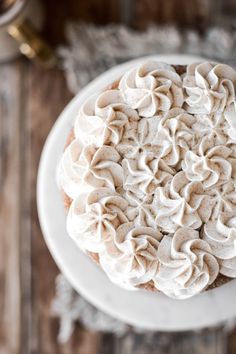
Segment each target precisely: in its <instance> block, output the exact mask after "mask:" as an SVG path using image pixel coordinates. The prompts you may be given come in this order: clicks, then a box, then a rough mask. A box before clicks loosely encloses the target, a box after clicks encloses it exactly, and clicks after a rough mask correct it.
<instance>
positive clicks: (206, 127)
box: [192, 112, 229, 145]
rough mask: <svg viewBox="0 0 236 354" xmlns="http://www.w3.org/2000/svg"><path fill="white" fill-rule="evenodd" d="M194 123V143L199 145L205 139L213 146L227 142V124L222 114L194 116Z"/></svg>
mask: <svg viewBox="0 0 236 354" xmlns="http://www.w3.org/2000/svg"><path fill="white" fill-rule="evenodd" d="M195 119H196V121H195V123H194V124H193V126H192V129H193V131H194V134H195V139H196V143H198V144H199V143H200V142H201V140H202V139H204V138H205V137H207V138H208V140H209V141H212V143H213V144H214V145H223V144H226V143H227V141H228V131H227V130H228V129H229V124H228V123H227V120H226V118H225V114H224V113H222V112H215V113H209V114H195Z"/></svg>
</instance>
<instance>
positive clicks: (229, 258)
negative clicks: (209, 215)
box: [202, 213, 236, 277]
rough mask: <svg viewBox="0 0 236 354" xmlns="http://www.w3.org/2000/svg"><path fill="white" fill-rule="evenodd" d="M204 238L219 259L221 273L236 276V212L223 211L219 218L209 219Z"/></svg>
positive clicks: (204, 230)
mask: <svg viewBox="0 0 236 354" xmlns="http://www.w3.org/2000/svg"><path fill="white" fill-rule="evenodd" d="M202 238H203V239H204V240H205V241H207V243H208V244H209V245H210V246H211V249H212V253H213V254H214V256H215V257H217V258H218V259H219V263H220V273H221V274H223V275H226V276H229V277H236V262H235V259H236V214H235V213H222V214H221V215H220V216H219V218H218V219H217V220H214V221H208V222H207V223H206V224H205V225H204V228H203V232H202ZM225 261H226V262H225ZM230 264H231V267H229V265H230ZM233 265H235V267H233ZM227 269H228V270H227Z"/></svg>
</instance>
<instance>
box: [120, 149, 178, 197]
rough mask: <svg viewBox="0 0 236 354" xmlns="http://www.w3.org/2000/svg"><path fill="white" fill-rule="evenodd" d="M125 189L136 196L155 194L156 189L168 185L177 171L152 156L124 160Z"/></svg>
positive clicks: (143, 155)
mask: <svg viewBox="0 0 236 354" xmlns="http://www.w3.org/2000/svg"><path fill="white" fill-rule="evenodd" d="M122 166H123V171H124V189H125V190H130V191H132V192H134V193H136V194H138V193H140V191H141V192H142V193H144V194H151V193H153V192H154V191H155V190H156V188H157V187H158V186H160V185H162V184H166V183H167V181H168V180H170V179H171V178H172V176H173V175H174V173H175V171H174V170H173V169H172V168H170V167H169V166H168V165H167V164H166V162H165V161H164V160H162V159H157V158H152V156H150V155H146V154H141V155H140V157H139V159H138V160H134V159H124V160H123V162H122Z"/></svg>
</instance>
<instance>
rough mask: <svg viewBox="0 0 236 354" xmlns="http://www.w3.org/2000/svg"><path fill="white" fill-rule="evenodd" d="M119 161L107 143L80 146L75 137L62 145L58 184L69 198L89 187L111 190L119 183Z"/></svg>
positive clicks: (121, 171) (120, 180) (121, 173)
mask: <svg viewBox="0 0 236 354" xmlns="http://www.w3.org/2000/svg"><path fill="white" fill-rule="evenodd" d="M119 160H120V155H119V153H118V152H117V151H116V150H115V149H114V148H113V147H111V146H105V145H104V146H101V147H100V148H96V147H95V145H88V146H86V147H83V146H82V144H81V142H80V140H79V139H75V140H73V141H72V143H71V144H70V145H69V146H68V147H67V148H66V150H65V152H64V154H63V156H62V159H61V161H60V167H59V170H60V172H59V183H60V185H61V186H62V188H63V190H64V191H65V192H66V194H67V195H68V196H69V197H70V198H72V199H74V198H76V197H77V195H78V194H80V193H81V191H83V192H84V191H87V190H91V188H89V187H95V188H98V187H110V188H112V189H115V187H118V186H121V185H122V183H123V169H122V167H121V166H120V165H119V163H118V162H119ZM84 189H85V190H84Z"/></svg>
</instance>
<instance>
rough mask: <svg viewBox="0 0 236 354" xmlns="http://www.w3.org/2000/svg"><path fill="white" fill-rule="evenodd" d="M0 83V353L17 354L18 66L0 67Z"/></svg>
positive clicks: (18, 288) (18, 343) (19, 107)
mask: <svg viewBox="0 0 236 354" xmlns="http://www.w3.org/2000/svg"><path fill="white" fill-rule="evenodd" d="M0 83H1V84H0V196H1V204H0V353H1V354H17V353H19V348H20V270H19V265H20V262H19V253H20V252H19V242H20V233H19V213H18V211H19V203H20V198H19V197H20V195H19V187H20V177H19V161H20V134H19V125H20V119H19V118H20V111H21V99H20V92H21V68H20V65H18V64H14V65H11V64H8V65H7V64H6V65H1V66H0Z"/></svg>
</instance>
